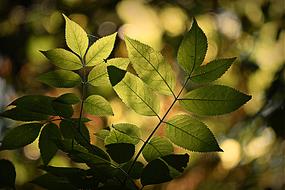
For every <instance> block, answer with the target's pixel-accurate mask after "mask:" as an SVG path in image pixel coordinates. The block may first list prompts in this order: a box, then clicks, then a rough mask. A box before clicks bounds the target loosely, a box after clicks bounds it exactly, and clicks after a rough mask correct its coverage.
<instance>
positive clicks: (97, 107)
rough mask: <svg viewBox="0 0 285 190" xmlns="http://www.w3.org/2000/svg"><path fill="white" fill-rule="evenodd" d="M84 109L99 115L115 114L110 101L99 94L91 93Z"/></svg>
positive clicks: (85, 101)
mask: <svg viewBox="0 0 285 190" xmlns="http://www.w3.org/2000/svg"><path fill="white" fill-rule="evenodd" d="M83 109H84V111H85V112H87V113H89V114H92V115H98V116H106V115H113V110H112V107H111V105H110V103H109V102H108V101H107V100H106V99H105V98H103V97H102V96H99V95H91V96H89V97H88V98H86V100H84V107H83Z"/></svg>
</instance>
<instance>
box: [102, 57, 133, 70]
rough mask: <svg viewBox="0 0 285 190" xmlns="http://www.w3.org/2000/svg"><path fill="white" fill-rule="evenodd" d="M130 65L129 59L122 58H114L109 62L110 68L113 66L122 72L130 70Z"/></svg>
mask: <svg viewBox="0 0 285 190" xmlns="http://www.w3.org/2000/svg"><path fill="white" fill-rule="evenodd" d="M129 63H130V60H129V58H122V57H119V58H112V59H108V60H107V65H108V66H111V65H112V66H115V67H117V68H119V69H122V70H126V69H127V68H128V65H129Z"/></svg>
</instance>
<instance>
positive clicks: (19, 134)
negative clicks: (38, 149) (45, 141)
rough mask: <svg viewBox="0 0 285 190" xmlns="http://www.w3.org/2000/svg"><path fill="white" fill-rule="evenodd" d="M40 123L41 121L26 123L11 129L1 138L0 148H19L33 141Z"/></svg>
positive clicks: (39, 128) (37, 133) (38, 130)
mask: <svg viewBox="0 0 285 190" xmlns="http://www.w3.org/2000/svg"><path fill="white" fill-rule="evenodd" d="M42 125H43V124H41V123H27V124H23V125H20V126H18V127H15V128H13V129H11V130H10V131H8V132H7V133H6V134H5V136H4V139H3V140H2V146H1V150H9V149H16V148H21V147H23V146H26V145H28V144H30V143H32V142H34V140H36V138H37V137H38V135H39V133H40V130H41V127H42Z"/></svg>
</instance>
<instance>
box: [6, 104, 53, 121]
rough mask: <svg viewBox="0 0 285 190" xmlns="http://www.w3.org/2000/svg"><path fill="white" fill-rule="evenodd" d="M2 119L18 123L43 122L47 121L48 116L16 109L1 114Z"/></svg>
mask: <svg viewBox="0 0 285 190" xmlns="http://www.w3.org/2000/svg"><path fill="white" fill-rule="evenodd" d="M0 116H1V117H6V118H10V119H13V120H17V121H42V120H47V119H48V117H49V116H48V115H46V114H42V113H38V112H32V111H28V110H26V109H23V108H20V107H15V108H12V109H9V110H6V111H4V112H2V113H1V114H0Z"/></svg>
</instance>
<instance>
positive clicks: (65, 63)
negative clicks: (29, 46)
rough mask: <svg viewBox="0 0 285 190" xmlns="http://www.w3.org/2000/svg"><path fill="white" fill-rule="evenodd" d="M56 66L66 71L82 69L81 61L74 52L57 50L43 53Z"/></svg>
mask: <svg viewBox="0 0 285 190" xmlns="http://www.w3.org/2000/svg"><path fill="white" fill-rule="evenodd" d="M41 52H42V53H43V54H44V55H45V56H46V57H47V58H48V59H49V60H50V61H51V62H52V63H53V64H54V65H56V66H58V67H60V68H62V69H66V70H78V69H81V68H82V63H81V61H80V59H79V58H78V57H77V56H76V55H74V54H73V53H72V52H70V51H67V50H65V49H61V48H56V49H52V50H48V51H41Z"/></svg>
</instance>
